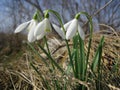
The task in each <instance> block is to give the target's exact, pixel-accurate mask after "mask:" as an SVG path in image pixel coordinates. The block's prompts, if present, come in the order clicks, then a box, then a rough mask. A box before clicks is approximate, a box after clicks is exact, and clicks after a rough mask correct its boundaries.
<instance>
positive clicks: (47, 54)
mask: <svg viewBox="0 0 120 90" xmlns="http://www.w3.org/2000/svg"><path fill="white" fill-rule="evenodd" d="M38 46H39V47H40V49H41V50H42V51H43V52H44V53H45V54H46V56H48V58H49V59H51V61H52V62H53V64H54V65H55V66H56V67H57V68H58V69H59V70H60V71H61V72H62V73H64V70H63V69H62V68H61V67H60V66H59V65H58V63H56V62H55V61H54V59H53V58H52V57H51V55H49V53H47V52H46V50H45V49H44V48H43V47H42V46H41V45H38Z"/></svg>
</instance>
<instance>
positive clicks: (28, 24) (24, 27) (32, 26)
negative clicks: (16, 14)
mask: <svg viewBox="0 0 120 90" xmlns="http://www.w3.org/2000/svg"><path fill="white" fill-rule="evenodd" d="M34 17H36V16H34ZM37 24H38V22H37V20H36V18H33V19H32V20H30V21H28V22H25V23H22V24H20V25H19V26H18V27H17V28H16V29H15V31H14V33H19V32H21V31H23V30H28V37H27V38H28V41H29V42H34V41H35V40H36V37H34V29H35V27H36V26H37Z"/></svg>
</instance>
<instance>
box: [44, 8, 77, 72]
mask: <svg viewBox="0 0 120 90" xmlns="http://www.w3.org/2000/svg"><path fill="white" fill-rule="evenodd" d="M45 12H46V13H48V12H51V13H53V14H54V15H55V16H56V17H57V19H58V22H59V23H60V25H61V27H62V29H63V31H64V33H66V31H65V29H64V26H63V23H62V20H61V17H60V15H59V13H57V12H56V11H54V10H50V9H49V10H46V11H45ZM65 42H66V46H67V50H68V53H69V58H70V63H71V65H72V70H73V72H74V74H75V69H74V64H73V60H72V55H71V51H70V47H69V44H68V41H67V40H66V39H65Z"/></svg>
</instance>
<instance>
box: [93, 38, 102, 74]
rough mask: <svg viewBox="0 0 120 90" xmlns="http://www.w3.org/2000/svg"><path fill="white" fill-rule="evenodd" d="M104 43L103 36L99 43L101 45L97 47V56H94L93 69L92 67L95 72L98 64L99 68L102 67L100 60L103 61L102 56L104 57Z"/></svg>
mask: <svg viewBox="0 0 120 90" xmlns="http://www.w3.org/2000/svg"><path fill="white" fill-rule="evenodd" d="M103 44H104V37H102V39H101V41H100V43H99V46H98V48H97V51H96V54H95V57H94V59H93V62H92V66H91V69H92V71H93V72H94V71H95V70H96V67H97V65H98V69H99V67H100V61H101V57H102V47H103Z"/></svg>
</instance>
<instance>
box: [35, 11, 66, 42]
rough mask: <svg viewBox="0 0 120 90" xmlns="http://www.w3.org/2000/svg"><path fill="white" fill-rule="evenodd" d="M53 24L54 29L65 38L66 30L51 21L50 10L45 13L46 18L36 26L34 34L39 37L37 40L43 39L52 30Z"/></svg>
mask: <svg viewBox="0 0 120 90" xmlns="http://www.w3.org/2000/svg"><path fill="white" fill-rule="evenodd" d="M52 26H53V28H54V30H55V31H56V32H57V33H58V34H59V35H60V36H61V37H62V38H63V39H64V38H65V35H64V32H63V31H62V30H61V29H60V28H59V27H58V26H57V25H55V24H53V23H51V22H50V21H49V14H48V12H47V13H45V18H44V19H43V20H42V21H41V22H40V23H39V24H38V25H37V26H36V28H35V32H34V36H35V37H36V38H37V40H40V39H42V38H43V37H44V36H45V35H47V34H49V33H51V32H52Z"/></svg>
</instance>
